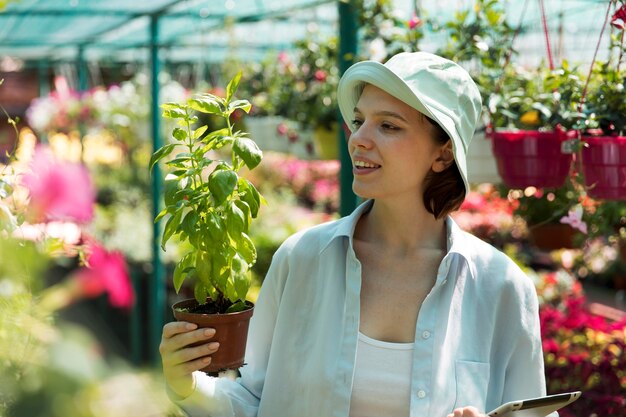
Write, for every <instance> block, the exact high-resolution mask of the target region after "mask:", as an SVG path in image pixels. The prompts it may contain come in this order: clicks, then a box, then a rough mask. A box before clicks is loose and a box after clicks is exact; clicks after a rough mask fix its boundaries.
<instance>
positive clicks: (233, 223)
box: [226, 204, 246, 240]
mask: <svg viewBox="0 0 626 417" xmlns="http://www.w3.org/2000/svg"><path fill="white" fill-rule="evenodd" d="M245 227H246V220H245V218H244V213H243V211H241V209H240V208H239V207H237V206H236V205H235V204H229V205H228V212H227V215H226V230H227V231H228V234H229V236H230V237H231V238H233V239H234V240H239V239H240V236H241V234H242V233H243V232H244V231H245Z"/></svg>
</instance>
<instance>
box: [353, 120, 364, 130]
mask: <svg viewBox="0 0 626 417" xmlns="http://www.w3.org/2000/svg"><path fill="white" fill-rule="evenodd" d="M362 124H363V122H362V121H361V120H358V119H354V120H353V121H352V127H354V128H355V129H357V128H358V127H360V126H361V125H362Z"/></svg>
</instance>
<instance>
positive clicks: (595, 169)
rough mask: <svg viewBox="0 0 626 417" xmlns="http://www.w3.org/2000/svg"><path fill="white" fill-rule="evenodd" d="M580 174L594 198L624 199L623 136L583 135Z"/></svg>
mask: <svg viewBox="0 0 626 417" xmlns="http://www.w3.org/2000/svg"><path fill="white" fill-rule="evenodd" d="M582 140H583V142H584V143H585V147H584V148H583V151H582V165H583V174H584V176H585V185H586V186H587V187H589V188H588V191H587V193H588V194H589V196H591V197H593V198H602V199H606V200H626V136H583V138H582Z"/></svg>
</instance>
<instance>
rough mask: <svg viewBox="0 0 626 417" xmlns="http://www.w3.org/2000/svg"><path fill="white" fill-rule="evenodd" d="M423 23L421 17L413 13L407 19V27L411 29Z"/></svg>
mask: <svg viewBox="0 0 626 417" xmlns="http://www.w3.org/2000/svg"><path fill="white" fill-rule="evenodd" d="M423 23H424V22H423V21H422V19H420V18H419V17H417V15H416V14H413V17H411V20H409V22H408V26H409V29H411V30H413V29H415V28H417V27H420V26H422V24H423Z"/></svg>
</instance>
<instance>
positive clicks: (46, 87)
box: [37, 59, 50, 143]
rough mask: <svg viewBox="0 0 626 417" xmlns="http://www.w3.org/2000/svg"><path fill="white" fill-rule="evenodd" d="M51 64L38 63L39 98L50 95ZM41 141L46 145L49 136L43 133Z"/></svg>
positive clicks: (40, 136)
mask: <svg viewBox="0 0 626 417" xmlns="http://www.w3.org/2000/svg"><path fill="white" fill-rule="evenodd" d="M49 68H50V66H49V63H48V61H47V60H44V59H42V60H40V61H39V62H38V63H37V76H38V78H39V97H46V96H47V95H48V94H50V77H49V76H48V74H49V72H48V71H49ZM39 140H40V141H41V143H46V142H47V141H48V135H47V134H46V133H45V132H41V133H40V134H39Z"/></svg>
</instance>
